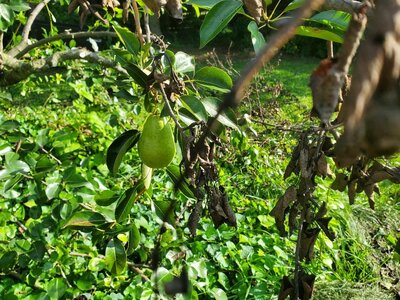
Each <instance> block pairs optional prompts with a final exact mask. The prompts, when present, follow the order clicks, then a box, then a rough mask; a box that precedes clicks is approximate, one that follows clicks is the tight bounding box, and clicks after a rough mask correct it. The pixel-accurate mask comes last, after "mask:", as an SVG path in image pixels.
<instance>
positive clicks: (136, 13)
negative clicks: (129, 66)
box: [132, 0, 144, 46]
mask: <svg viewBox="0 0 400 300" xmlns="http://www.w3.org/2000/svg"><path fill="white" fill-rule="evenodd" d="M132 6H133V13H134V16H135V18H134V19H135V27H136V33H137V35H138V37H139V41H140V45H142V46H143V43H144V39H143V34H142V27H140V15H139V8H138V6H137V3H136V0H132Z"/></svg>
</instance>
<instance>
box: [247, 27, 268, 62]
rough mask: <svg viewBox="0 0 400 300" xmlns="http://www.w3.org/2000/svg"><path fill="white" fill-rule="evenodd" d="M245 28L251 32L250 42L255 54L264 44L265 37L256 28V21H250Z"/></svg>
mask: <svg viewBox="0 0 400 300" xmlns="http://www.w3.org/2000/svg"><path fill="white" fill-rule="evenodd" d="M247 30H248V31H250V34H251V43H252V44H253V48H254V51H255V52H256V54H258V53H259V52H260V50H261V49H262V48H264V46H265V39H264V36H263V35H262V33H261V32H260V31H259V30H258V26H257V23H256V22H254V21H251V22H250V23H249V25H248V26H247Z"/></svg>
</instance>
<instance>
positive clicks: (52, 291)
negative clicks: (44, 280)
mask: <svg viewBox="0 0 400 300" xmlns="http://www.w3.org/2000/svg"><path fill="white" fill-rule="evenodd" d="M46 291H47V295H48V296H49V297H50V299H61V298H62V297H63V296H64V294H65V292H66V291H67V284H66V283H65V281H64V279H63V278H53V279H52V280H50V281H49V283H48V284H47V289H46Z"/></svg>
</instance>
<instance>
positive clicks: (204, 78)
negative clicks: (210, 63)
mask: <svg viewBox="0 0 400 300" xmlns="http://www.w3.org/2000/svg"><path fill="white" fill-rule="evenodd" d="M194 80H195V81H196V83H198V84H200V85H202V86H204V87H207V88H210V89H213V90H217V91H221V92H229V90H230V89H231V88H232V78H231V77H230V76H229V75H228V73H226V72H225V71H224V70H222V69H220V68H217V67H204V68H201V69H200V70H198V71H197V72H196V74H195V76H194Z"/></svg>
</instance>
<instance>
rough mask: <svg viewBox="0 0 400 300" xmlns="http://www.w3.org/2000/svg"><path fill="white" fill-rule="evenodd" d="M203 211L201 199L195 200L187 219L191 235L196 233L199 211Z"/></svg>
mask: <svg viewBox="0 0 400 300" xmlns="http://www.w3.org/2000/svg"><path fill="white" fill-rule="evenodd" d="M202 211H203V201H201V200H200V201H197V202H196V205H195V206H194V208H193V211H192V212H191V214H190V216H189V220H188V227H189V231H190V234H191V235H192V236H195V235H196V230H197V226H198V225H199V221H200V217H201V213H202Z"/></svg>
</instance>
